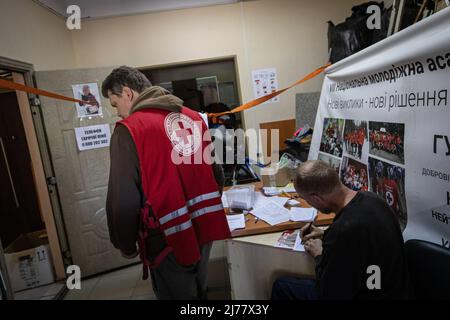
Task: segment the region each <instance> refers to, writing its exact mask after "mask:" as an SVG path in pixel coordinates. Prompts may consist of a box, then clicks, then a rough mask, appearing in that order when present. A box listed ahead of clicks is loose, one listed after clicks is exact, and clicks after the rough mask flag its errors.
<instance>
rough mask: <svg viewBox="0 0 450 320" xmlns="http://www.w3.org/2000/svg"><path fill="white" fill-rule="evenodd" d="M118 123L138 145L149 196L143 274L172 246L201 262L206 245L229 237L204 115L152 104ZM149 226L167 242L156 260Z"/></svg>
mask: <svg viewBox="0 0 450 320" xmlns="http://www.w3.org/2000/svg"><path fill="white" fill-rule="evenodd" d="M118 124H121V125H125V126H126V127H127V128H128V130H129V132H130V134H131V137H132V138H133V141H134V143H135V145H136V151H137V154H138V158H139V162H140V171H141V177H142V179H141V180H142V189H143V193H144V195H145V197H146V199H147V201H146V204H145V206H144V208H142V209H141V227H140V231H139V242H138V243H139V252H140V257H141V260H142V261H143V264H144V278H146V277H147V276H148V268H149V267H155V266H157V265H158V264H159V263H160V262H161V261H162V260H163V259H164V258H165V256H166V255H167V254H168V253H169V252H173V254H174V256H175V258H176V260H177V262H178V263H179V264H181V265H191V264H194V263H196V262H197V261H198V260H199V259H200V246H201V245H203V244H206V243H209V242H212V241H214V240H222V239H226V238H229V237H230V230H229V227H228V223H227V220H226V216H225V212H224V209H223V206H222V201H221V195H220V193H219V191H218V186H217V183H216V181H215V178H214V174H213V170H212V167H211V165H210V164H211V158H210V157H211V152H210V151H211V149H210V148H212V143H211V140H210V137H209V134H208V131H207V127H206V125H205V123H204V121H203V119H202V118H201V116H200V115H199V114H198V113H197V112H195V111H192V110H190V109H189V108H186V107H182V110H181V112H179V113H178V112H172V113H169V112H168V111H165V110H161V109H154V108H148V109H142V110H139V111H137V112H135V113H132V114H131V115H130V116H129V117H127V118H126V119H125V120H123V121H120V122H118ZM204 133H205V138H204ZM204 140H206V141H204ZM205 151H206V152H205ZM208 151H209V154H208ZM150 208H151V210H152V211H153V216H152V215H151V214H149V212H150V210H149V209H150ZM149 228H160V230H161V231H162V232H163V233H164V235H165V238H166V242H167V247H166V249H165V250H163V252H162V253H161V254H160V255H159V256H158V257H157V258H156V259H155V260H154V261H149V260H148V258H147V253H146V248H145V243H146V241H145V239H146V237H147V232H148V230H149Z"/></svg>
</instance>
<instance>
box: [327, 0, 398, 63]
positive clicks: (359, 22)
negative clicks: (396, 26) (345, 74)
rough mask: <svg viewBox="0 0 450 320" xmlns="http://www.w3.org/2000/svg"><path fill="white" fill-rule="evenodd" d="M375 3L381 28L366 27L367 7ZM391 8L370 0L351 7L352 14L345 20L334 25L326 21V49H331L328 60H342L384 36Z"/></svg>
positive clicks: (368, 15) (368, 14)
mask: <svg viewBox="0 0 450 320" xmlns="http://www.w3.org/2000/svg"><path fill="white" fill-rule="evenodd" d="M371 5H376V6H378V7H379V8H380V11H381V29H378V30H377V29H373V30H372V29H369V28H367V19H368V18H369V17H370V16H371V15H372V14H371V13H367V8H368V7H369V6H371ZM390 12H391V8H389V9H388V10H387V9H385V8H384V2H381V3H378V2H376V1H370V2H366V3H363V4H360V5H358V6H354V7H352V15H351V16H350V17H348V18H347V19H346V20H345V22H342V23H340V24H338V25H334V23H333V22H331V21H328V49H331V56H330V62H331V63H335V62H337V61H339V60H342V59H344V58H346V57H348V56H350V55H352V54H354V53H356V52H358V51H360V50H362V49H364V48H367V47H368V46H370V45H372V44H373V43H375V42H377V41H379V40H381V39H384V38H386V35H387V30H388V27H389V18H390Z"/></svg>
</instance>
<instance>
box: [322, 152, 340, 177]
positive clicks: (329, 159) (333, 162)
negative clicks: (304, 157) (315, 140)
mask: <svg viewBox="0 0 450 320" xmlns="http://www.w3.org/2000/svg"><path fill="white" fill-rule="evenodd" d="M318 160H322V161H323V162H325V163H327V164H328V165H330V166H331V167H332V168H333V169H334V170H336V173H337V174H339V167H340V166H341V159H340V158H337V157H334V156H331V155H329V154H326V153H322V152H319V157H318Z"/></svg>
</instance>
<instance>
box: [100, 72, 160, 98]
mask: <svg viewBox="0 0 450 320" xmlns="http://www.w3.org/2000/svg"><path fill="white" fill-rule="evenodd" d="M151 86H152V83H151V82H150V80H148V79H147V77H146V76H145V75H144V74H143V73H142V72H140V71H139V70H138V69H135V68H131V67H127V66H121V67H119V68H117V69H114V70H113V71H112V72H111V73H110V74H109V75H108V76H107V77H106V79H105V80H104V81H103V83H102V95H103V96H104V97H105V98H108V91H110V92H111V93H112V94H115V95H117V96H121V95H122V89H123V87H128V88H130V89H132V90H134V91H136V92H137V93H141V92H142V91H144V90H145V89H147V88H148V87H151Z"/></svg>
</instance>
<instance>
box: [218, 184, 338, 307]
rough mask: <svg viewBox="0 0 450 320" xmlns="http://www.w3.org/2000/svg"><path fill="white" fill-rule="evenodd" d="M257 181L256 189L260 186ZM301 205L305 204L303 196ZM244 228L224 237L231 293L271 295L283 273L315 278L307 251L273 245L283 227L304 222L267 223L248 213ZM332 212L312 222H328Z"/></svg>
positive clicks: (249, 296)
mask: <svg viewBox="0 0 450 320" xmlns="http://www.w3.org/2000/svg"><path fill="white" fill-rule="evenodd" d="M261 187H262V185H261V184H260V183H257V184H256V185H255V190H257V191H258V190H261ZM296 200H297V201H300V204H301V206H302V207H308V205H307V204H306V202H305V201H304V200H303V199H296ZM247 218H248V219H249V221H247V222H246V228H245V229H241V230H234V231H233V232H232V237H233V238H232V239H228V240H225V254H226V257H227V262H228V272H229V277H230V285H231V297H232V299H235V300H241V299H250V300H254V299H261V300H266V299H270V295H271V292H272V285H273V282H274V281H275V279H277V278H278V277H279V276H282V275H292V276H298V277H305V278H314V276H315V271H314V267H315V263H314V259H313V258H312V257H311V256H309V255H308V254H307V253H306V252H297V251H293V250H290V249H283V248H276V247H274V245H275V243H276V241H277V239H278V238H279V237H280V235H281V234H282V231H283V230H287V229H298V228H300V227H301V226H303V225H304V222H286V223H282V224H279V225H275V226H270V225H269V224H267V223H266V222H264V221H261V220H259V221H258V222H257V223H255V218H254V216H253V215H251V214H248V215H247ZM333 218H334V215H325V214H322V213H319V214H318V216H317V218H316V221H315V224H316V225H325V224H331V222H332V221H333Z"/></svg>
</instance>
